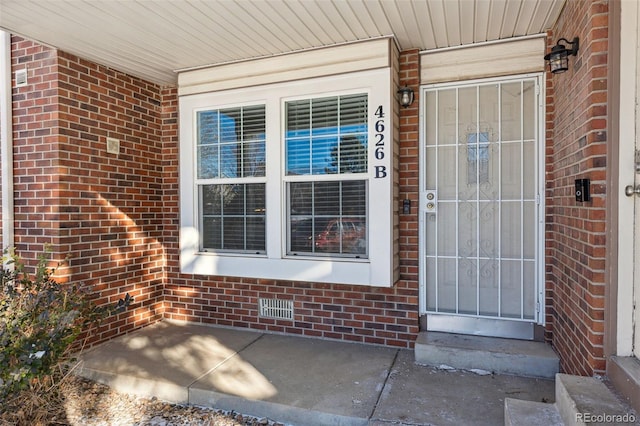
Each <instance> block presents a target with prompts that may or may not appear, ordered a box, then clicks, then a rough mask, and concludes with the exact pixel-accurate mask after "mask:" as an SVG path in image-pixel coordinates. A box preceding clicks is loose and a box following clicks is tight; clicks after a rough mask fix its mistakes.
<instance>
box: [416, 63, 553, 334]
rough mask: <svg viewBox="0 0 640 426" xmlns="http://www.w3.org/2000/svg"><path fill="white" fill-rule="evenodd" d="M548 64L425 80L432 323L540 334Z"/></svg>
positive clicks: (426, 296)
mask: <svg viewBox="0 0 640 426" xmlns="http://www.w3.org/2000/svg"><path fill="white" fill-rule="evenodd" d="M541 82H542V76H541V75H540V74H535V75H526V76H518V77H512V78H500V79H491V80H476V81H470V82H465V83H456V84H436V85H430V86H426V87H425V88H423V96H422V98H421V99H423V107H422V108H423V109H422V112H421V125H422V131H421V135H422V137H421V160H422V161H421V182H420V184H421V200H420V236H421V241H420V249H421V251H420V259H421V261H420V272H421V274H420V277H421V278H420V280H421V285H420V288H421V314H423V315H425V314H426V315H427V329H428V330H434V331H446V332H455V333H469V334H477V335H492V336H500V337H513V338H524V339H532V338H533V325H534V324H535V323H537V322H540V321H541V320H542V318H543V316H542V315H541V314H540V312H541V299H542V294H543V284H542V282H543V279H544V277H543V271H542V270H541V259H542V253H543V243H542V242H543V239H542V235H541V230H542V229H543V227H542V221H543V217H544V215H543V214H542V212H543V210H542V200H541V198H542V197H541V196H540V195H541V193H542V188H543V186H542V181H541V178H542V176H543V173H542V171H543V161H542V153H543V151H544V149H543V144H542V138H541V134H542V132H541V126H540V117H541V113H542V104H541V100H540V98H541V96H540V93H541V84H542V83H541Z"/></svg>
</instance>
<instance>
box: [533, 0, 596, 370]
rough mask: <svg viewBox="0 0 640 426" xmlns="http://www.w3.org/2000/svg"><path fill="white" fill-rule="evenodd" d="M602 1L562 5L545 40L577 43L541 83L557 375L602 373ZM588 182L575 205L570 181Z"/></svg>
mask: <svg viewBox="0 0 640 426" xmlns="http://www.w3.org/2000/svg"><path fill="white" fill-rule="evenodd" d="M607 23H608V3H607V1H577V0H570V1H568V2H567V4H566V6H565V9H564V11H563V13H562V15H561V16H560V19H559V20H558V22H557V23H556V25H555V27H554V28H553V30H552V32H551V33H550V34H549V37H548V39H547V48H548V49H550V48H551V47H552V46H553V45H555V43H556V41H557V39H558V38H561V37H564V38H566V39H569V40H571V39H573V37H575V36H578V37H580V51H579V52H578V55H577V57H573V56H572V57H570V64H569V70H568V71H567V72H566V73H564V74H558V75H553V76H551V75H549V76H548V78H547V129H548V131H547V179H546V181H547V215H546V216H547V289H548V291H547V306H548V316H547V320H548V321H549V325H548V331H549V333H550V335H551V336H552V337H551V338H552V343H553V346H554V347H555V348H556V350H557V351H558V353H559V354H560V358H561V368H562V370H563V371H565V372H568V373H572V374H581V375H593V374H603V373H604V371H605V359H604V354H603V330H604V287H605V281H604V268H605V219H606V217H605V197H606V194H605V179H606V173H605V168H606V142H607V132H606V125H607V123H606V117H607V106H606V102H607V92H606V90H607V68H606V65H607V36H608V31H607ZM577 178H589V179H591V194H592V201H590V202H586V203H577V202H576V201H575V198H574V180H575V179H577Z"/></svg>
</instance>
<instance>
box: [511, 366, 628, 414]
mask: <svg viewBox="0 0 640 426" xmlns="http://www.w3.org/2000/svg"><path fill="white" fill-rule="evenodd" d="M639 421H640V418H639V417H638V415H637V414H636V413H635V412H634V411H633V410H632V408H631V407H630V406H629V405H627V404H626V403H625V402H623V401H621V400H620V399H619V398H618V397H617V396H616V395H615V394H614V393H613V392H612V391H611V390H610V389H609V388H608V387H607V385H605V384H604V383H603V382H602V381H601V380H598V379H596V378H593V377H581V376H571V375H569V374H557V375H556V402H555V404H544V403H540V402H532V401H522V400H517V399H512V398H506V399H505V402H504V424H505V425H506V426H525V425H553V426H556V425H562V426H585V425H589V426H591V425H612V424H638V422H639Z"/></svg>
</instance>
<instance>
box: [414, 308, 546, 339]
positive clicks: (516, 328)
mask: <svg viewBox="0 0 640 426" xmlns="http://www.w3.org/2000/svg"><path fill="white" fill-rule="evenodd" d="M535 325H536V324H535V323H534V322H528V321H517V320H506V319H495V318H481V317H474V316H464V315H449V314H433V313H428V314H426V330H427V331H437V332H442V333H455V334H470V335H473V336H485V337H502V338H505V339H520V340H536V339H535V337H536V330H535Z"/></svg>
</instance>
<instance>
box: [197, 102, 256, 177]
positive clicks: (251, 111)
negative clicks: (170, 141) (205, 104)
mask: <svg viewBox="0 0 640 426" xmlns="http://www.w3.org/2000/svg"><path fill="white" fill-rule="evenodd" d="M197 123H198V145H197V146H198V148H197V149H198V173H197V176H198V179H216V178H240V177H249V176H264V175H265V148H264V147H265V107H264V105H256V106H246V107H239V108H230V109H221V110H209V111H200V112H198V114H197Z"/></svg>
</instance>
